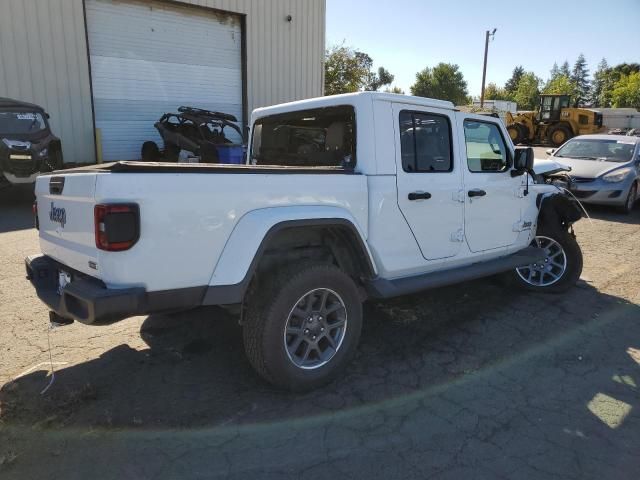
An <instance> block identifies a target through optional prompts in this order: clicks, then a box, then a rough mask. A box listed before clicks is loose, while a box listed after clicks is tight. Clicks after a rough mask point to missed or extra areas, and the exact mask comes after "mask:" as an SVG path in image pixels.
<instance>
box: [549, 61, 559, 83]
mask: <svg viewBox="0 0 640 480" xmlns="http://www.w3.org/2000/svg"><path fill="white" fill-rule="evenodd" d="M549 74H550V75H549V81H551V80H555V79H556V78H557V77H559V76H560V75H561V73H560V68H559V67H558V62H553V67H551V70H550V71H549Z"/></svg>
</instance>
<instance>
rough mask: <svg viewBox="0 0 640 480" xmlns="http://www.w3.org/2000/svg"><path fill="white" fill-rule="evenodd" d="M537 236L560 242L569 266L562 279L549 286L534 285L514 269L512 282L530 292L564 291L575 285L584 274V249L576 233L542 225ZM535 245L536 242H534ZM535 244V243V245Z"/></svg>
mask: <svg viewBox="0 0 640 480" xmlns="http://www.w3.org/2000/svg"><path fill="white" fill-rule="evenodd" d="M536 236H541V237H548V238H551V239H553V240H555V241H556V242H558V243H559V244H560V246H561V247H562V249H563V250H564V253H565V255H566V258H567V266H566V268H565V271H564V273H563V274H562V276H561V277H560V279H559V280H558V281H557V282H556V283H553V284H551V285H548V286H534V285H531V284H529V283H527V282H526V281H525V280H524V279H522V277H520V275H518V272H517V271H516V270H514V271H513V272H512V273H511V274H510V276H511V281H512V283H514V284H516V285H517V286H518V287H520V288H522V289H524V290H528V291H530V292H543V293H564V292H566V291H567V290H569V289H570V288H571V287H573V286H574V285H575V284H576V282H577V281H578V279H579V278H580V275H581V274H582V265H583V260H582V250H581V249H580V245H578V242H577V241H576V239H575V237H574V235H573V234H572V233H570V232H568V231H567V230H564V229H563V228H562V227H560V226H558V227H552V228H549V227H548V226H540V227H539V228H538V231H537V232H536ZM532 245H534V244H532ZM534 246H535V245H534Z"/></svg>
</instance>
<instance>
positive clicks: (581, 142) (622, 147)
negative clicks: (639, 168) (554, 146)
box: [554, 139, 636, 163]
mask: <svg viewBox="0 0 640 480" xmlns="http://www.w3.org/2000/svg"><path fill="white" fill-rule="evenodd" d="M635 146H636V145H635V143H633V142H629V141H628V140H585V139H575V140H570V141H569V142H567V143H566V144H565V145H564V146H563V147H561V148H560V149H559V150H558V151H557V152H556V154H555V155H554V156H555V157H562V158H578V159H581V160H606V161H607V162H620V163H623V162H628V161H629V160H631V157H632V156H633V150H634V149H635Z"/></svg>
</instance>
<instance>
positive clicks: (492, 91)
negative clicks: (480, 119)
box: [484, 82, 509, 100]
mask: <svg viewBox="0 0 640 480" xmlns="http://www.w3.org/2000/svg"><path fill="white" fill-rule="evenodd" d="M484 99H485V100H509V94H508V93H507V91H506V90H505V89H504V88H500V87H498V86H497V85H496V84H495V83H493V82H491V83H489V84H488V85H487V87H486V88H485V89H484Z"/></svg>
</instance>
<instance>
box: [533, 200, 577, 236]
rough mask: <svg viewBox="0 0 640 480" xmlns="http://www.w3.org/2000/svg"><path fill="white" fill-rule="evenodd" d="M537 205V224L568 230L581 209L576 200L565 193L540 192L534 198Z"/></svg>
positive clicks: (575, 220)
mask: <svg viewBox="0 0 640 480" xmlns="http://www.w3.org/2000/svg"><path fill="white" fill-rule="evenodd" d="M536 205H537V206H538V210H539V213H538V226H542V225H544V226H545V227H551V228H557V227H561V228H563V229H565V230H568V229H569V228H570V227H571V225H573V224H574V223H575V222H577V221H578V220H580V219H581V218H582V216H583V210H582V208H581V207H580V205H579V204H578V202H577V200H575V199H574V198H572V197H570V196H569V195H567V194H565V193H560V192H558V193H551V194H549V193H547V194H540V195H538V198H537V199H536Z"/></svg>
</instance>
